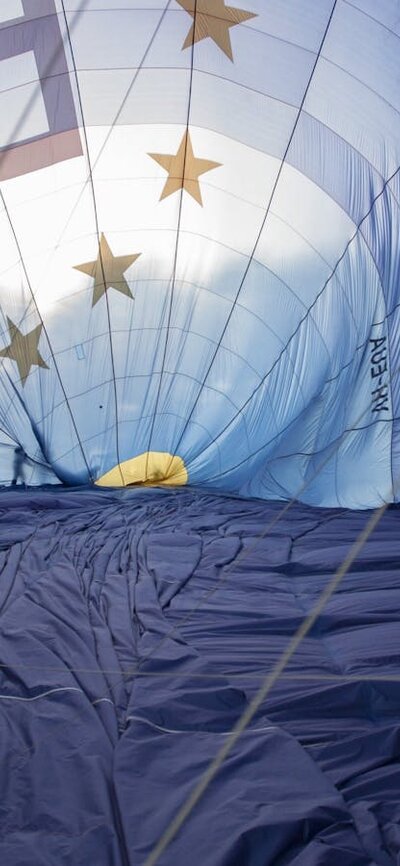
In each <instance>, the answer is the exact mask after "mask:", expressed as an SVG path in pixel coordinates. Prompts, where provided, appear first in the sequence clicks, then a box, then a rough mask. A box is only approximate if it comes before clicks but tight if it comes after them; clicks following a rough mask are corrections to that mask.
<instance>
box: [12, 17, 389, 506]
mask: <svg viewBox="0 0 400 866" xmlns="http://www.w3.org/2000/svg"><path fill="white" fill-rule="evenodd" d="M399 35H400V23H399V8H398V2H397V0H382V2H379V3H376V2H375V0H352V2H350V0H318V2H316V0H236V2H233V0H232V5H229V4H228V3H227V2H226V0H123V2H120V0H2V2H1V4H0V72H1V75H0V82H1V85H0V86H1V92H0V107H1V118H2V121H1V130H2V133H1V134H2V138H1V139H0V184H1V199H0V249H1V262H0V300H1V318H0V341H1V342H0V363H1V389H0V414H1V423H0V427H1V439H0V480H2V481H3V482H4V483H10V482H11V481H12V480H13V478H14V450H13V449H14V448H15V446H16V445H19V446H21V447H22V448H23V450H24V454H26V455H27V457H28V458H30V460H29V462H28V463H27V465H26V471H27V476H28V479H27V480H29V483H30V484H40V483H49V482H50V483H51V482H55V483H57V482H60V481H61V482H63V483H66V484H72V485H75V484H82V483H88V482H93V481H97V482H99V483H103V484H106V485H113V486H114V485H118V486H120V485H127V484H133V483H141V482H143V481H147V482H149V483H152V482H154V481H155V482H158V483H159V482H164V483H170V484H174V485H176V484H181V485H182V484H186V483H189V484H192V485H197V486H199V485H200V486H202V487H204V486H205V485H206V486H209V487H211V488H215V489H220V490H223V491H227V490H229V491H232V492H234V493H240V494H241V495H244V496H256V497H262V498H270V499H271V498H272V499H286V498H290V497H291V496H292V495H293V494H296V495H297V491H299V489H300V488H301V489H302V488H303V487H304V490H303V489H302V492H301V495H300V498H301V499H302V500H303V501H306V502H308V503H311V504H315V505H328V506H335V505H337V506H346V507H351V508H359V507H360V508H365V507H373V506H374V505H376V504H377V503H378V504H379V503H380V502H382V500H384V501H387V500H390V501H392V500H393V499H396V498H398V497H397V493H396V490H395V489H394V487H393V475H395V474H396V471H398V469H399V462H400V461H399V453H400V439H399V421H398V419H399V415H400V405H399V403H400V384H399V383H400V378H399V365H400V340H399V334H400V327H399V317H400V307H399V291H400V290H399V286H400V273H399V255H398V239H399V234H400V223H399V200H400V176H399V164H400V90H399V86H398V83H399V75H400V50H399V49H400V43H399ZM332 448H333V450H334V454H333V455H332ZM321 463H322V464H323V466H322V468H321V466H320V464H321ZM317 466H319V471H318V472H317V473H316V468H317Z"/></svg>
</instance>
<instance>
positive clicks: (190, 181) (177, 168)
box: [149, 132, 221, 206]
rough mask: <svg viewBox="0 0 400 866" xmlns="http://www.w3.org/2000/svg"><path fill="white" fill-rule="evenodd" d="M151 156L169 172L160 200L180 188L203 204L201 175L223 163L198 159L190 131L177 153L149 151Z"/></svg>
mask: <svg viewBox="0 0 400 866" xmlns="http://www.w3.org/2000/svg"><path fill="white" fill-rule="evenodd" d="M149 156H151V158H152V159H155V161H156V162H158V164H159V165H161V167H162V168H164V169H165V171H167V172H168V178H167V180H166V183H165V186H164V189H163V191H162V193H161V196H160V201H161V199H163V198H167V196H168V195H172V193H174V192H177V190H179V189H185V190H186V192H188V193H189V195H191V196H192V198H194V199H195V200H196V201H197V202H198V203H199V204H200V205H201V206H203V200H202V197H201V190H200V184H199V177H200V175H201V174H205V172H207V171H211V170H212V169H213V168H219V166H220V165H221V163H220V162H213V161H212V160H211V159H198V158H197V157H196V156H195V155H194V153H193V147H192V142H191V139H190V134H189V132H185V134H184V136H183V138H182V141H181V143H180V145H179V150H178V152H177V153H175V154H173V153H149Z"/></svg>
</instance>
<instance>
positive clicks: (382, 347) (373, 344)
mask: <svg viewBox="0 0 400 866" xmlns="http://www.w3.org/2000/svg"><path fill="white" fill-rule="evenodd" d="M369 342H370V350H371V351H370V373H371V380H372V383H373V386H374V387H373V389H372V391H371V400H372V411H373V412H375V413H378V412H389V411H390V406H389V382H388V381H386V380H387V378H388V377H387V375H386V374H387V373H388V365H387V337H378V338H377V339H371V340H370V341H369Z"/></svg>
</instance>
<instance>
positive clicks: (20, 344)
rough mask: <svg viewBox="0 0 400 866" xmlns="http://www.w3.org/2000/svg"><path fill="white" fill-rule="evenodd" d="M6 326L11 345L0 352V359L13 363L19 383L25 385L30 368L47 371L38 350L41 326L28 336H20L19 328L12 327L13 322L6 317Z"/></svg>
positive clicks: (37, 326)
mask: <svg viewBox="0 0 400 866" xmlns="http://www.w3.org/2000/svg"><path fill="white" fill-rule="evenodd" d="M7 325H8V331H9V334H10V340H11V343H10V344H9V345H8V346H6V347H5V348H4V349H1V350H0V356H1V357H2V358H9V359H10V361H15V363H16V364H17V367H18V372H19V376H20V379H21V382H22V384H23V385H25V382H26V380H27V378H28V376H29V373H30V370H31V367H43V368H44V369H45V370H48V369H49V368H48V366H47V364H46V363H45V361H44V360H43V358H42V356H41V354H40V352H39V349H38V345H39V340H40V334H41V332H42V327H43V326H42V325H36V328H34V329H33V331H29V333H28V334H22V333H21V331H20V330H19V328H17V326H16V325H14V322H12V321H11V319H9V318H8V316H7Z"/></svg>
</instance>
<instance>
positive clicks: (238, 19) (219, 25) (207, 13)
mask: <svg viewBox="0 0 400 866" xmlns="http://www.w3.org/2000/svg"><path fill="white" fill-rule="evenodd" d="M177 3H179V5H180V6H182V9H184V10H185V12H188V13H189V15H191V16H192V18H193V24H192V26H191V28H190V30H189V33H188V35H187V37H186V39H185V41H184V43H183V46H182V50H183V49H184V48H189V46H190V45H193V42H201V40H202V39H207V37H208V36H209V37H210V39H212V40H213V41H214V42H215V44H216V45H218V48H220V49H221V51H223V52H224V54H226V56H227V57H229V60H232V61H233V54H232V45H231V36H230V33H229V30H230V28H231V27H236V25H237V24H241V23H242V21H248V20H249V18H257V15H256V13H255V12H246V11H245V10H244V9H236V8H235V7H234V6H225V0H197V4H196V0H177Z"/></svg>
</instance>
